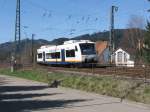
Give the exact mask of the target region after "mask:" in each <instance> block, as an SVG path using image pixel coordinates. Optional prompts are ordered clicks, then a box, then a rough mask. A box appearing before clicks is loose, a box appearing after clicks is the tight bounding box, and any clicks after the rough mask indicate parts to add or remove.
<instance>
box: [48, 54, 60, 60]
mask: <svg viewBox="0 0 150 112" xmlns="http://www.w3.org/2000/svg"><path fill="white" fill-rule="evenodd" d="M59 58H60V52H55V53H47V54H46V59H59Z"/></svg>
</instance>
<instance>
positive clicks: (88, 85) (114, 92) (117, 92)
mask: <svg viewBox="0 0 150 112" xmlns="http://www.w3.org/2000/svg"><path fill="white" fill-rule="evenodd" d="M0 73H1V74H5V75H10V76H16V77H21V78H26V79H30V80H35V81H40V82H46V83H51V82H52V81H53V80H62V83H61V86H63V87H69V88H74V89H79V90H84V91H88V92H94V93H98V94H102V95H108V96H113V97H118V98H121V97H122V96H124V95H125V94H126V93H127V91H130V89H129V88H131V87H132V86H134V85H136V82H133V81H127V80H119V79H118V80H116V79H114V78H113V77H98V76H97V77H96V76H79V75H66V74H61V73H47V71H45V70H38V69H36V70H25V71H17V72H14V73H11V72H10V70H6V69H0ZM126 99H129V100H132V101H137V102H143V103H147V104H150V85H148V84H141V86H140V87H138V88H136V89H135V90H132V91H131V92H130V93H129V94H128V96H127V98H126Z"/></svg>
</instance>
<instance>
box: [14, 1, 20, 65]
mask: <svg viewBox="0 0 150 112" xmlns="http://www.w3.org/2000/svg"><path fill="white" fill-rule="evenodd" d="M16 2H17V5H16V22H15V51H14V66H16V67H18V65H20V64H21V51H20V40H21V28H20V20H21V18H20V0H17V1H16Z"/></svg>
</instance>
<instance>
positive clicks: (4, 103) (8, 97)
mask: <svg viewBox="0 0 150 112" xmlns="http://www.w3.org/2000/svg"><path fill="white" fill-rule="evenodd" d="M31 111H36V112H37V111H38V112H150V107H148V106H147V105H144V104H138V103H133V102H128V101H124V102H123V103H120V99H117V98H112V97H106V96H102V95H98V94H93V93H86V92H82V91H78V90H72V89H66V88H48V87H47V84H43V83H39V82H33V81H29V80H24V79H20V78H15V77H9V76H4V75H0V112H31Z"/></svg>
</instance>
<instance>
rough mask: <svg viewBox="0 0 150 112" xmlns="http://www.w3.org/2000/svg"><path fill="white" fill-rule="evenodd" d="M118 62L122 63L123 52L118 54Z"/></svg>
mask: <svg viewBox="0 0 150 112" xmlns="http://www.w3.org/2000/svg"><path fill="white" fill-rule="evenodd" d="M117 61H118V62H122V52H121V51H120V52H118V54H117Z"/></svg>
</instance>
